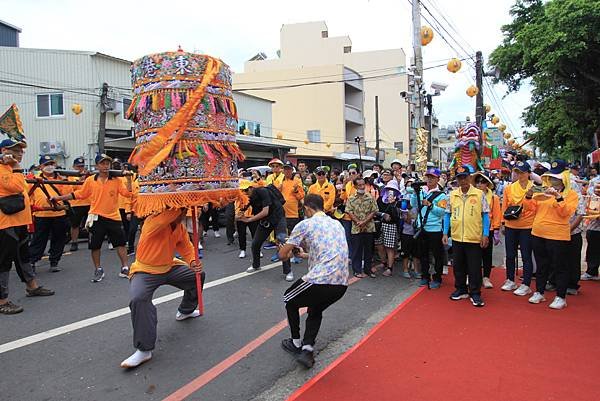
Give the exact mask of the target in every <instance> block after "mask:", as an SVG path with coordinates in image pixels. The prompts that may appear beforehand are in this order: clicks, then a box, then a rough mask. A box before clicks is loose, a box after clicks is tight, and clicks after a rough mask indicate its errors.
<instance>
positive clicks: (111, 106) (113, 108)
mask: <svg viewBox="0 0 600 401" xmlns="http://www.w3.org/2000/svg"><path fill="white" fill-rule="evenodd" d="M106 106H107V107H106V112H107V113H109V114H119V113H120V112H121V108H120V107H119V104H118V103H117V100H116V99H111V98H108V99H107V101H106Z"/></svg>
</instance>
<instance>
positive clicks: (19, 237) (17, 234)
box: [0, 226, 35, 299]
mask: <svg viewBox="0 0 600 401" xmlns="http://www.w3.org/2000/svg"><path fill="white" fill-rule="evenodd" d="M27 240H28V233H27V226H18V227H8V228H3V229H1V230H0V244H1V245H0V299H6V298H8V279H9V274H10V273H9V272H10V269H11V268H12V265H13V263H14V264H15V269H16V271H17V274H18V275H19V278H20V279H21V281H22V282H24V283H27V282H29V281H31V280H33V279H34V278H35V272H34V271H33V269H32V268H31V265H30V264H29V242H28V241H27Z"/></svg>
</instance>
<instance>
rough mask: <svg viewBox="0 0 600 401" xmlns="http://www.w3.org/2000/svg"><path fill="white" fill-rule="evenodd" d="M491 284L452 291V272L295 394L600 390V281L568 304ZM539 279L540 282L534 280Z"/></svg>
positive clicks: (523, 394)
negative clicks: (553, 305)
mask: <svg viewBox="0 0 600 401" xmlns="http://www.w3.org/2000/svg"><path fill="white" fill-rule="evenodd" d="M494 271H495V273H494V283H495V286H496V288H494V289H492V290H483V297H484V300H485V302H486V306H485V307H483V308H475V307H473V305H472V304H471V302H470V301H469V300H461V301H450V300H449V299H448V296H449V295H450V293H451V292H452V290H453V284H454V280H453V278H452V276H446V277H447V279H446V282H445V283H444V286H443V287H442V288H441V289H439V290H427V289H425V290H423V291H421V292H419V293H417V294H415V295H414V297H413V298H412V299H409V300H407V302H405V303H403V304H402V305H400V306H399V307H398V308H396V310H394V311H393V312H392V313H391V314H390V315H389V316H388V317H387V318H386V319H384V320H383V321H382V322H381V323H380V324H379V325H377V326H376V327H375V328H374V329H373V330H372V331H371V332H370V333H369V334H368V335H367V336H366V337H365V338H364V339H363V340H362V341H361V342H360V343H359V344H357V345H356V346H355V347H353V348H352V349H350V350H349V351H348V352H347V353H345V354H344V355H342V356H341V357H340V358H339V359H338V360H336V361H335V362H334V363H333V364H332V365H330V366H329V367H328V368H326V369H325V370H324V371H323V372H321V373H320V374H319V375H317V376H316V377H315V378H313V379H312V380H311V381H309V382H307V383H306V384H305V385H304V386H303V387H301V388H300V389H299V390H298V391H296V393H294V394H293V395H292V396H291V397H290V400H297V401H311V400H314V401H323V400H328V401H330V400H331V401H334V400H339V401H351V400H361V401H366V400H377V401H398V400H411V401H412V400H415V401H420V400H429V401H437V400H452V401H454V400H456V401H466V400H477V401H489V400H502V401H505V400H506V401H510V400H515V401H537V400H565V401H579V400H581V401H583V400H589V401H598V400H600V378H599V375H600V346H599V343H598V340H599V338H600V283H598V282H583V283H581V284H582V292H581V294H580V295H577V296H571V297H568V298H567V303H568V307H567V308H566V309H564V310H562V311H555V310H552V309H549V308H548V304H549V302H551V301H552V299H553V298H554V295H555V294H554V292H547V293H546V298H547V299H548V302H545V303H542V304H539V305H531V304H529V303H528V302H527V298H528V297H517V296H515V295H513V294H511V293H506V292H502V291H500V289H499V287H500V285H501V283H502V281H503V279H504V270H502V269H494ZM534 283H535V282H534Z"/></svg>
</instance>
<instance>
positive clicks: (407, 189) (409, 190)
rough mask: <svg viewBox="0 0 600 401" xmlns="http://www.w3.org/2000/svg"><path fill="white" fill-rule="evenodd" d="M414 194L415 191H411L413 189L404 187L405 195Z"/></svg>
mask: <svg viewBox="0 0 600 401" xmlns="http://www.w3.org/2000/svg"><path fill="white" fill-rule="evenodd" d="M414 192H415V190H414V189H413V187H406V193H409V194H412V193H414Z"/></svg>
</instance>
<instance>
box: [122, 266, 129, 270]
mask: <svg viewBox="0 0 600 401" xmlns="http://www.w3.org/2000/svg"><path fill="white" fill-rule="evenodd" d="M123 269H127V270H129V266H123V267H121V270H123Z"/></svg>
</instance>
